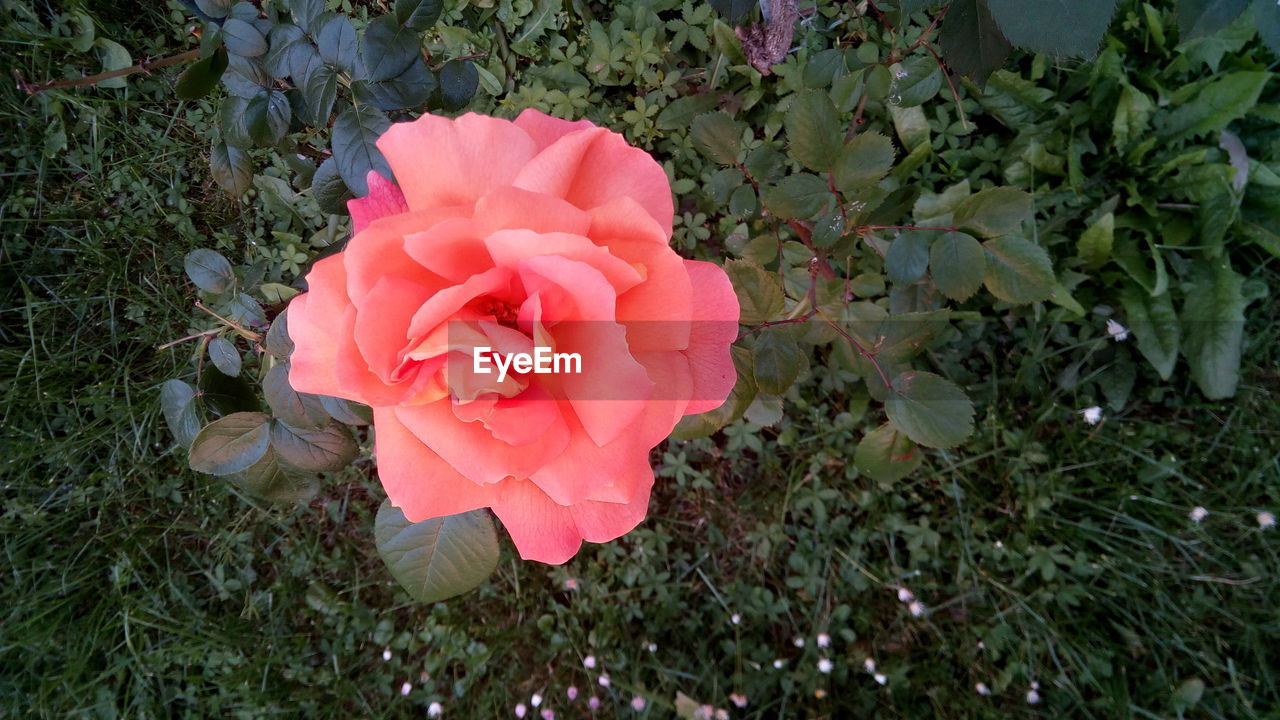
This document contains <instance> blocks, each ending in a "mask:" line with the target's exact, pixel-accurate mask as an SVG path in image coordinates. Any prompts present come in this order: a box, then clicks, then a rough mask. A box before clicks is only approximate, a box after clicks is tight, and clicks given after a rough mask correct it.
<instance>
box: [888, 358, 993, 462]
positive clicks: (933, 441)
mask: <svg viewBox="0 0 1280 720" xmlns="http://www.w3.org/2000/svg"><path fill="white" fill-rule="evenodd" d="M884 409H885V413H886V414H888V416H889V422H891V423H893V425H894V427H896V428H898V429H899V430H901V431H902V432H904V433H906V435H907V437H909V438H911V439H912V440H913V441H915V442H916V443H919V444H920V445H924V446H925V447H935V448H946V447H952V446H954V445H959V444H960V443H961V442H963V441H964V439H965V438H967V437H969V435H970V434H971V433H972V432H973V403H972V402H970V400H969V397H968V396H967V395H965V394H964V391H963V390H961V389H960V388H958V387H956V386H955V385H954V384H953V383H952V382H951V381H950V380H947V379H945V378H942V377H939V376H938V375H934V374H933V373H928V372H916V371H908V372H905V373H903V374H901V375H899V376H898V377H896V378H894V380H893V390H892V391H891V392H890V393H889V396H888V397H887V398H886V399H885V403H884Z"/></svg>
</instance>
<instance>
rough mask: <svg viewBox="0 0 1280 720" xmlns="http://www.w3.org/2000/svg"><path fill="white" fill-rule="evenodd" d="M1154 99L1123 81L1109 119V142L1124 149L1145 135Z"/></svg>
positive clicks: (1153, 108) (1153, 110)
mask: <svg viewBox="0 0 1280 720" xmlns="http://www.w3.org/2000/svg"><path fill="white" fill-rule="evenodd" d="M1155 109H1156V104H1155V101H1154V100H1152V99H1151V98H1150V97H1148V96H1147V94H1146V93H1144V92H1142V91H1141V90H1139V89H1137V88H1135V87H1134V86H1132V85H1130V84H1129V83H1127V82H1126V83H1124V87H1123V89H1121V91H1120V100H1119V102H1117V103H1116V114H1115V117H1114V118H1112V120H1111V144H1112V145H1114V146H1115V148H1116V149H1117V150H1126V149H1128V148H1129V146H1130V145H1132V144H1133V143H1134V141H1136V140H1139V139H1142V138H1144V137H1146V132H1147V127H1148V126H1149V125H1150V124H1151V116H1152V114H1154V113H1155Z"/></svg>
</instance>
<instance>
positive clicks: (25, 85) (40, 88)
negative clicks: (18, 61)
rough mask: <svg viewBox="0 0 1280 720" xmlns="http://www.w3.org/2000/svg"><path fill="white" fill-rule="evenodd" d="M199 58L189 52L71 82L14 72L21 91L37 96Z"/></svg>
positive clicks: (75, 79)
mask: <svg viewBox="0 0 1280 720" xmlns="http://www.w3.org/2000/svg"><path fill="white" fill-rule="evenodd" d="M199 57H200V51H199V50H188V51H186V52H184V53H178V54H177V55H170V56H169V57H166V58H161V59H159V60H155V61H147V60H143V61H142V62H140V63H138V64H137V65H133V66H131V67H127V68H120V69H119V70H108V71H107V72H101V73H98V74H97V75H87V76H85V77H82V78H74V79H69V80H46V81H44V82H39V83H29V82H27V81H26V80H25V79H23V77H22V72H21V71H19V70H14V71H13V74H14V76H15V77H16V78H17V80H18V89H19V90H22V91H24V92H26V93H27V94H28V95H35V94H36V93H38V92H44V91H45V90H52V89H54V88H73V87H84V86H85V85H96V84H98V83H100V82H102V81H104V80H111V79H112V78H118V77H124V76H126V75H133V74H134V73H140V72H145V73H149V72H151V71H152V70H159V69H160V68H164V67H169V66H170V65H177V64H179V63H184V62H187V61H188V60H195V59H197V58H199Z"/></svg>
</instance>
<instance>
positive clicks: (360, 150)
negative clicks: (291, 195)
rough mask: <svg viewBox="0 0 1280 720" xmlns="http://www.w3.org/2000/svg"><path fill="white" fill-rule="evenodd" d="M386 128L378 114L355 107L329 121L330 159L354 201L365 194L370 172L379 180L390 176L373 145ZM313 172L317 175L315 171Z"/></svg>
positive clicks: (384, 120) (383, 160) (387, 167)
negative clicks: (334, 161)
mask: <svg viewBox="0 0 1280 720" xmlns="http://www.w3.org/2000/svg"><path fill="white" fill-rule="evenodd" d="M389 127H391V123H389V122H387V118H386V117H385V116H383V114H382V113H380V112H375V111H374V110H373V109H372V108H369V107H362V106H356V105H353V106H351V107H349V108H347V109H346V110H344V111H343V112H342V114H341V115H338V119H337V120H334V121H333V138H332V140H331V142H332V144H333V157H334V159H335V160H337V163H338V172H339V173H341V174H342V181H343V182H345V183H346V184H347V187H349V188H351V190H352V192H354V193H355V194H356V196H357V197H363V196H365V195H367V194H369V183H368V181H367V180H366V177H367V176H368V174H369V171H370V170H377V171H378V173H379V174H381V175H382V176H383V177H387V178H389V177H392V176H393V175H392V172H391V166H389V165H387V159H386V158H384V157H383V156H382V151H380V150H378V146H377V145H376V144H375V143H376V141H377V140H378V137H379V136H381V135H382V133H384V132H386V131H387V128H389ZM321 167H322V168H323V167H324V166H323V165H322V166H321ZM316 172H317V174H318V173H319V171H318V170H317V171H316Z"/></svg>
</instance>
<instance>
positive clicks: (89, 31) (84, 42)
mask: <svg viewBox="0 0 1280 720" xmlns="http://www.w3.org/2000/svg"><path fill="white" fill-rule="evenodd" d="M68 15H69V17H68V20H69V21H70V24H71V28H72V36H71V49H72V50H75V51H76V52H82V53H83V52H89V51H90V50H91V49H93V39H94V37H95V36H96V35H97V30H96V29H95V28H94V26H93V18H92V17H90V16H89V13H86V12H85V11H83V10H72V11H71V12H70V13H68Z"/></svg>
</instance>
